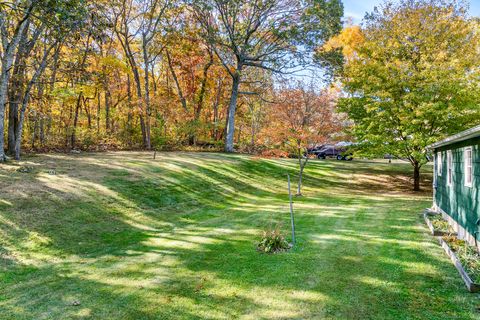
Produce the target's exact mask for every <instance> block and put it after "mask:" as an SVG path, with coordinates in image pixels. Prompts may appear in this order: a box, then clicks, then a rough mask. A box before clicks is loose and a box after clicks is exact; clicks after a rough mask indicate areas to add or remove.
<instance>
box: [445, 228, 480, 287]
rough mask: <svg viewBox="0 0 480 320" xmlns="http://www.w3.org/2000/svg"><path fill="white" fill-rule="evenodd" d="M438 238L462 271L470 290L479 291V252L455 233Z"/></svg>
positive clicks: (459, 271)
mask: <svg viewBox="0 0 480 320" xmlns="http://www.w3.org/2000/svg"><path fill="white" fill-rule="evenodd" d="M438 240H439V242H440V245H441V246H442V247H443V249H445V252H446V253H447V255H448V256H449V257H450V260H452V262H453V264H454V265H455V267H456V268H457V270H458V273H460V276H461V277H462V279H463V282H465V285H466V286H467V289H468V291H470V292H479V291H480V284H479V283H478V281H479V279H480V255H479V254H478V252H477V251H476V250H475V249H474V248H473V247H471V246H470V245H468V244H467V243H466V242H465V241H463V240H459V239H458V238H457V237H456V236H454V235H445V236H443V237H438Z"/></svg>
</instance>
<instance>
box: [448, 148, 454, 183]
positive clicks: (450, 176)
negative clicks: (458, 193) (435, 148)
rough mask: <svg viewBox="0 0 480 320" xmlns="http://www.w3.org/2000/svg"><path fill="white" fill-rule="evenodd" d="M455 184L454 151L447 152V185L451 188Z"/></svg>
mask: <svg viewBox="0 0 480 320" xmlns="http://www.w3.org/2000/svg"><path fill="white" fill-rule="evenodd" d="M452 182H453V159H452V150H448V151H447V185H449V186H451V185H452Z"/></svg>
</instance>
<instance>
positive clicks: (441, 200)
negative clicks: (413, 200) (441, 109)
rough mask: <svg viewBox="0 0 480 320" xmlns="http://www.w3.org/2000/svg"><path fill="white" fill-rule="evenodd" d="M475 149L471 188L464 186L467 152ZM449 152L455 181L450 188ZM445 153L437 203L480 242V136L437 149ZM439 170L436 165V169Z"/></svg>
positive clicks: (437, 181)
mask: <svg viewBox="0 0 480 320" xmlns="http://www.w3.org/2000/svg"><path fill="white" fill-rule="evenodd" d="M467 147H472V165H473V168H472V170H473V181H472V187H466V186H465V175H464V150H465V148H467ZM447 150H451V152H452V160H453V179H452V181H453V182H452V185H451V186H448V185H447V170H448V169H447ZM437 152H442V174H441V176H438V175H437V172H435V176H436V183H435V185H436V192H435V201H436V204H437V206H439V207H440V208H441V209H442V210H443V211H445V213H447V214H448V215H449V216H451V217H452V218H453V219H454V220H455V221H457V223H458V224H460V225H461V226H462V227H464V228H465V229H466V230H467V231H468V232H469V233H470V234H471V235H473V236H475V237H476V238H477V239H478V240H480V233H477V232H480V222H479V224H478V225H477V220H478V219H480V207H479V203H480V137H479V138H475V139H470V140H466V141H462V142H459V143H456V144H452V145H448V146H444V147H441V148H438V149H436V150H435V161H437ZM435 167H436V166H435Z"/></svg>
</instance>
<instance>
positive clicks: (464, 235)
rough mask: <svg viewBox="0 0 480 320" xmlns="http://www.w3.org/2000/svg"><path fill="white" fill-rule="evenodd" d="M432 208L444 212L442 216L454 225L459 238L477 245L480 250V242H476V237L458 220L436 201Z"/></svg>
mask: <svg viewBox="0 0 480 320" xmlns="http://www.w3.org/2000/svg"><path fill="white" fill-rule="evenodd" d="M432 210H433V211H435V212H438V213H440V214H442V217H443V218H444V219H445V220H447V222H448V224H449V225H451V226H452V228H453V230H455V232H456V233H457V238H458V239H462V240H465V241H467V242H468V243H469V244H470V245H471V246H473V247H475V246H477V249H478V250H480V243H476V241H475V237H474V236H473V235H472V234H471V233H470V232H468V231H467V230H465V228H464V227H462V226H461V225H460V224H458V222H457V221H455V220H454V219H453V218H452V217H450V216H449V215H448V214H447V213H446V212H445V211H443V210H442V208H440V207H439V206H437V204H436V203H434V204H433V207H432Z"/></svg>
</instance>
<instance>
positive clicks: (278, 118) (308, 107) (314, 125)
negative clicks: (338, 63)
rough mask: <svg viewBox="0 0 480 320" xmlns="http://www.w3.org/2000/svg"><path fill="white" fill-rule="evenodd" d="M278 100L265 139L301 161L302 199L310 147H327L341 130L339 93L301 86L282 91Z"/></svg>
mask: <svg viewBox="0 0 480 320" xmlns="http://www.w3.org/2000/svg"><path fill="white" fill-rule="evenodd" d="M277 97H278V100H277V102H276V103H274V104H272V105H270V106H269V110H268V118H269V119H268V121H267V122H268V123H269V125H268V127H267V128H265V130H264V132H263V133H264V135H263V136H264V139H265V140H267V141H268V142H269V143H270V144H275V145H277V146H278V147H279V148H282V149H285V150H287V151H288V152H289V153H291V154H295V155H296V157H297V158H298V164H299V175H298V187H297V194H296V195H297V196H301V195H302V192H301V190H302V176H303V171H304V169H305V166H306V165H307V162H308V159H309V158H308V153H307V148H308V146H310V145H313V144H318V143H325V142H326V141H327V140H328V139H329V137H330V136H331V135H332V134H333V133H335V132H338V131H339V130H340V124H339V121H338V119H337V117H336V114H335V101H336V98H335V93H334V91H332V90H328V89H323V90H321V91H320V92H317V91H316V90H315V89H314V88H313V87H312V86H309V87H307V86H305V85H304V84H297V85H296V87H294V88H282V89H281V90H279V92H278V93H277Z"/></svg>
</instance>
